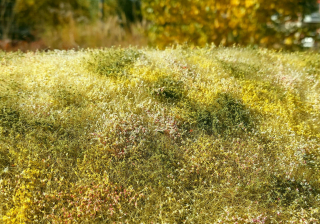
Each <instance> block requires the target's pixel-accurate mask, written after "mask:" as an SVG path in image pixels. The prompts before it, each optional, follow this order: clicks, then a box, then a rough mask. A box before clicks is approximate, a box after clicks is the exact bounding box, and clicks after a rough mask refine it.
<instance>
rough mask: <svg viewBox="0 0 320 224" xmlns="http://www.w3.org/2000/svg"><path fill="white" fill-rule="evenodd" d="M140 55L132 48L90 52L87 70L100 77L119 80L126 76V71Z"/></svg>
mask: <svg viewBox="0 0 320 224" xmlns="http://www.w3.org/2000/svg"><path fill="white" fill-rule="evenodd" d="M141 54H142V53H141V52H140V51H139V50H137V49H134V48H127V49H122V48H110V49H106V50H95V51H91V52H90V58H89V59H88V60H87V68H88V69H89V70H91V71H93V72H95V73H98V74H100V75H105V76H107V77H117V78H119V77H122V76H125V75H128V73H127V69H128V68H129V66H130V65H132V64H133V63H134V62H135V60H136V59H137V58H139V57H140V56H141Z"/></svg>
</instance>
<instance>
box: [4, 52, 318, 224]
mask: <svg viewBox="0 0 320 224" xmlns="http://www.w3.org/2000/svg"><path fill="white" fill-rule="evenodd" d="M319 61H320V55H319V54H315V53H292V54H289V53H282V52H274V51H268V50H264V49H259V50H253V49H249V48H216V47H207V48H202V49H189V48H187V47H184V46H180V47H177V48H176V49H167V50H164V51H159V50H154V49H141V50H138V49H135V48H127V49H116V48H111V49H105V50H82V51H78V52H76V51H52V52H47V53H42V52H37V53H33V52H30V53H25V54H23V53H4V52H0V175H1V179H0V191H1V194H0V218H1V219H2V222H4V223H23V222H25V223H32V222H36V223H62V222H63V223H74V222H76V221H77V222H78V223H106V222H108V223H109V222H110V223H111V222H115V223H152V222H153V223H236V222H237V223H318V222H320V212H319V209H318V208H319V207H320V196H319V193H320V185H319V184H320V172H319V169H320V103H319V101H320V90H319V87H320V85H319V81H320V63H319Z"/></svg>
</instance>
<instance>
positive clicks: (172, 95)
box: [152, 76, 184, 102]
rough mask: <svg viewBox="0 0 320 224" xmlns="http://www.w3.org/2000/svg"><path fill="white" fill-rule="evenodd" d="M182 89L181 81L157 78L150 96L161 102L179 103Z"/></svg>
mask: <svg viewBox="0 0 320 224" xmlns="http://www.w3.org/2000/svg"><path fill="white" fill-rule="evenodd" d="M183 92H184V87H183V83H182V81H176V80H174V79H172V78H170V76H169V77H159V78H158V80H157V81H156V82H155V84H154V90H153V92H152V94H153V95H154V96H155V97H157V98H159V99H160V100H162V101H168V102H170V101H179V100H181V98H182V97H183Z"/></svg>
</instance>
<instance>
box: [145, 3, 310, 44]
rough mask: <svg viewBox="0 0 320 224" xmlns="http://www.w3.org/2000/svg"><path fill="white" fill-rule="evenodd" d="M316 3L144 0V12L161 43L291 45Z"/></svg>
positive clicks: (153, 36) (155, 40)
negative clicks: (299, 21)
mask: <svg viewBox="0 0 320 224" xmlns="http://www.w3.org/2000/svg"><path fill="white" fill-rule="evenodd" d="M314 4H315V0H282V1H279V0H269V1H265V0H174V1H172V0H142V13H143V16H144V17H145V18H146V19H147V20H149V21H151V22H152V26H151V27H150V30H149V31H148V35H149V38H150V40H151V42H152V43H154V44H157V45H158V46H159V47H164V46H166V45H168V44H172V43H183V42H189V43H190V44H194V45H199V46H204V45H205V44H206V43H211V42H213V43H215V44H217V45H219V44H223V45H226V46H228V45H232V44H234V43H239V44H243V45H248V44H251V45H252V44H257V45H262V46H266V47H270V46H274V45H275V44H277V43H284V44H286V45H288V46H291V45H293V44H294V43H295V39H298V38H299V36H300V35H301V32H304V30H303V29H302V28H301V27H299V25H298V23H295V22H297V21H298V20H299V19H300V20H301V19H302V18H303V15H304V14H306V13H308V11H310V10H309V8H310V7H311V6H313V5H314Z"/></svg>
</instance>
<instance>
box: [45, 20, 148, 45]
mask: <svg viewBox="0 0 320 224" xmlns="http://www.w3.org/2000/svg"><path fill="white" fill-rule="evenodd" d="M146 26H147V24H146V22H145V21H142V22H136V23H132V24H130V25H128V26H127V25H126V26H122V25H121V22H120V20H119V18H118V17H116V16H109V17H108V18H106V19H105V20H104V21H100V20H98V21H95V22H77V21H75V20H74V19H73V18H71V19H70V21H69V23H67V24H65V25H63V26H60V27H55V28H54V29H52V28H49V29H47V30H46V31H45V32H44V33H43V34H42V35H41V39H43V41H44V43H45V45H46V46H48V47H50V48H51V49H72V48H78V47H80V48H101V47H111V46H122V47H128V46H130V45H131V46H141V47H142V46H146V45H147V44H148V40H147V37H146V36H145V32H146Z"/></svg>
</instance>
